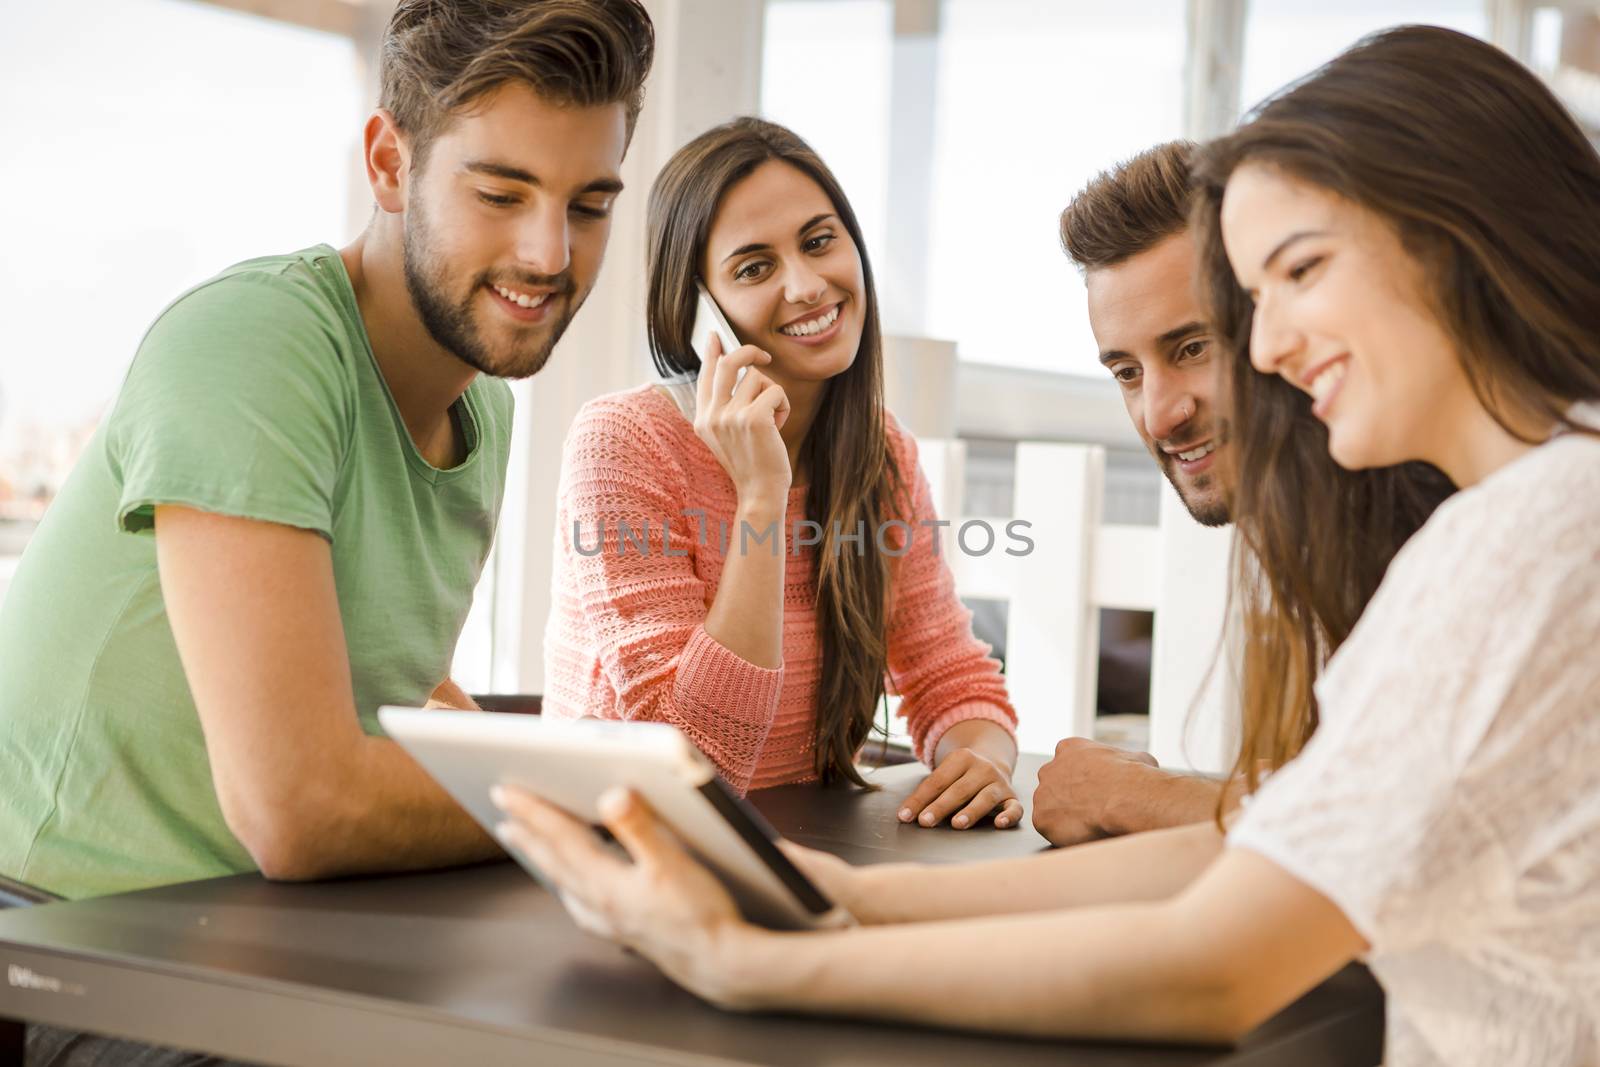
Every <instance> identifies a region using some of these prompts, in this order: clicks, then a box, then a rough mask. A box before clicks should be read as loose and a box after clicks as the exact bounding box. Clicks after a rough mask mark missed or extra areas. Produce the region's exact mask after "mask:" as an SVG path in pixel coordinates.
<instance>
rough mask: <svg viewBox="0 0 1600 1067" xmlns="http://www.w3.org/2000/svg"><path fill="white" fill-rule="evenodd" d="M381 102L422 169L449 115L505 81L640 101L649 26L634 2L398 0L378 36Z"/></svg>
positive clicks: (557, 100) (547, 95) (594, 103)
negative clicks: (406, 139)
mask: <svg viewBox="0 0 1600 1067" xmlns="http://www.w3.org/2000/svg"><path fill="white" fill-rule="evenodd" d="M381 56H382V58H381V60H380V70H379V80H380V82H381V84H382V92H381V95H380V97H379V101H378V103H379V106H380V107H383V108H386V109H388V110H389V111H390V112H391V113H392V114H393V115H394V118H395V124H396V125H397V126H399V128H400V129H401V130H402V131H404V133H405V134H406V135H407V136H408V137H409V138H410V139H411V142H412V151H413V153H414V155H415V157H416V160H417V165H418V166H420V165H421V162H422V160H423V159H425V158H426V156H427V149H428V145H429V143H430V142H431V141H432V140H433V138H434V137H436V136H438V135H439V133H440V132H442V131H443V130H444V128H445V127H446V126H447V125H448V124H449V121H450V118H451V116H452V115H453V114H454V113H457V112H459V111H460V110H461V109H463V108H466V107H467V106H469V105H470V104H472V103H473V102H474V101H477V100H480V99H482V98H483V97H485V96H487V95H488V94H490V93H492V92H494V91H495V90H496V89H498V88H500V87H501V86H503V85H505V84H507V83H509V82H521V83H523V84H525V85H527V86H528V87H529V88H531V89H533V90H534V91H535V92H536V93H538V94H539V95H540V96H541V97H543V98H544V99H546V100H548V101H550V102H551V103H554V104H558V105H561V106H570V107H600V106H603V105H605V104H616V103H620V104H622V105H623V106H624V108H625V109H626V111H627V117H628V134H629V136H630V137H631V136H632V134H633V124H634V120H635V119H637V118H638V116H639V108H640V107H641V106H642V105H643V103H644V80H645V76H646V75H647V74H649V73H650V63H651V61H652V59H653V58H654V56H655V27H654V25H653V24H652V23H651V21H650V16H649V14H648V13H647V12H646V11H645V9H644V6H643V5H642V4H640V3H639V0H400V4H399V6H398V7H396V8H395V11H394V16H393V17H392V18H391V19H390V20H389V27H388V29H387V30H386V31H385V32H384V35H383V46H382V50H381Z"/></svg>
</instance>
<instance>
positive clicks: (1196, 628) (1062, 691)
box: [918, 440, 1237, 772]
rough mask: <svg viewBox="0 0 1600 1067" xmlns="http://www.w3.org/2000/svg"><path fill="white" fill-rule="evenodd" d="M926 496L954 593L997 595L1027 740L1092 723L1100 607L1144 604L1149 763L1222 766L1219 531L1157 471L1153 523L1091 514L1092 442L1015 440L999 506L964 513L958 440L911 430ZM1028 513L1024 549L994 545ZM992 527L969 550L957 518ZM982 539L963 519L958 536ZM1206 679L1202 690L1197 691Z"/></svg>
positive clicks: (1230, 739) (1095, 493) (1045, 748)
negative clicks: (990, 542)
mask: <svg viewBox="0 0 1600 1067" xmlns="http://www.w3.org/2000/svg"><path fill="white" fill-rule="evenodd" d="M918 449H919V452H920V456H921V460H922V465H923V469H924V470H925V471H926V472H927V475H928V479H929V481H930V483H931V485H932V489H933V497H934V506H935V508H936V509H937V510H938V512H939V514H940V515H941V516H943V517H947V518H950V520H951V526H950V527H949V528H948V529H947V530H946V531H945V535H946V537H947V541H946V545H945V548H944V551H945V553H946V558H948V559H949V561H950V564H951V568H952V570H953V571H954V573H955V579H956V588H957V590H958V591H959V592H960V593H961V594H962V595H963V596H972V597H983V598H988V599H997V600H1004V601H1006V602H1007V604H1008V611H1007V622H1006V678H1007V685H1008V687H1009V689H1010V692H1011V697H1012V700H1013V702H1014V703H1015V705H1016V707H1017V710H1018V716H1019V725H1018V741H1019V744H1020V746H1021V748H1022V749H1023V751H1026V752H1045V753H1048V752H1052V751H1054V749H1055V745H1056V742H1057V741H1059V740H1060V739H1061V738H1063V737H1067V736H1074V735H1075V736H1080V737H1093V736H1094V735H1095V685H1096V681H1097V674H1098V659H1099V649H1100V623H1099V612H1100V609H1101V608H1128V609H1135V610H1143V611H1151V612H1154V613H1155V640H1154V649H1153V652H1152V668H1151V692H1150V749H1151V752H1152V754H1154V755H1155V757H1156V759H1157V760H1159V761H1160V762H1161V764H1162V766H1165V767H1174V768H1180V769H1190V770H1198V771H1206V772H1222V771H1225V770H1227V769H1228V768H1229V767H1230V766H1231V764H1232V762H1233V755H1234V752H1235V749H1236V746H1237V735H1236V731H1235V730H1234V728H1233V723H1234V721H1235V719H1236V717H1237V716H1236V713H1235V711H1234V708H1235V701H1234V698H1233V692H1234V686H1233V672H1232V670H1231V668H1230V667H1229V666H1228V665H1227V664H1226V663H1224V662H1222V661H1218V663H1217V667H1216V669H1215V670H1213V669H1212V662H1213V659H1214V658H1215V657H1216V655H1217V651H1218V648H1219V641H1220V638H1221V635H1222V630H1223V620H1224V610H1225V604H1226V590H1227V573H1228V552H1229V545H1230V541H1231V538H1230V531H1229V530H1227V529H1207V528H1205V527H1202V526H1200V525H1199V524H1197V523H1196V522H1195V521H1194V520H1193V519H1191V518H1190V517H1189V514H1188V512H1187V511H1186V510H1185V509H1184V507H1183V504H1182V502H1181V501H1180V500H1179V499H1178V496H1177V494H1176V493H1175V492H1173V490H1172V488H1171V487H1170V486H1169V485H1166V484H1165V483H1163V485H1162V497H1161V511H1160V524H1159V525H1158V526H1114V525H1105V524H1103V523H1102V522H1101V502H1102V500H1103V497H1104V489H1105V450H1104V449H1103V448H1100V447H1099V446H1095V445H1065V444H1049V443H1041V442H1022V443H1020V444H1019V445H1018V446H1017V457H1016V474H1015V494H1014V504H1013V507H1012V514H1011V516H1006V517H993V516H970V515H966V514H965V513H964V509H963V508H962V506H961V505H962V496H963V489H962V487H963V484H964V478H965V466H966V446H965V444H964V443H963V442H961V441H949V440H919V441H918ZM1013 519H1016V520H1022V521H1024V522H1026V523H1028V524H1029V525H1028V527H1026V529H1025V530H1024V531H1023V532H1025V534H1026V536H1027V537H1029V538H1030V539H1032V541H1033V543H1034V544H1033V549H1032V550H1031V551H1029V552H1028V553H1027V554H1026V555H1018V556H1013V555H1007V554H1006V552H1005V551H1004V549H1005V547H1006V546H1007V545H1008V544H1011V545H1013V546H1015V542H1012V541H1008V539H1007V538H1006V535H1005V531H1006V527H1007V523H1009V522H1011V521H1013ZM974 521H981V522H985V523H987V524H988V525H989V527H990V528H992V529H993V530H994V531H995V532H996V535H997V536H996V540H995V545H994V547H993V548H992V550H990V551H988V552H986V553H981V554H969V553H968V552H967V551H965V550H963V548H962V546H961V543H960V537H959V532H960V530H961V528H962V526H963V524H965V523H968V522H974ZM986 542H987V537H986V536H984V535H983V533H982V531H981V530H978V529H976V528H974V530H972V531H971V532H970V536H969V537H968V538H967V545H968V547H970V548H971V549H973V550H974V551H976V550H977V549H979V548H981V547H982V546H983V545H984V544H985V543H986ZM1203 683H1205V692H1204V693H1203V694H1200V695H1199V699H1198V700H1197V699H1196V695H1197V693H1199V690H1200V688H1201V686H1202V684H1203Z"/></svg>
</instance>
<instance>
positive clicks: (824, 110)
mask: <svg viewBox="0 0 1600 1067" xmlns="http://www.w3.org/2000/svg"><path fill="white" fill-rule="evenodd" d="M891 16H892V10H891V6H890V3H889V0H778V2H775V3H772V4H770V5H769V6H768V8H767V22H766V32H765V35H764V37H765V41H766V47H765V50H764V54H763V56H762V63H761V112H762V115H763V117H765V118H768V119H771V120H772V121H773V122H780V123H782V124H783V125H785V126H787V127H789V128H790V129H792V130H793V131H794V132H795V133H797V134H799V135H800V136H801V137H804V138H805V139H806V141H807V142H808V143H809V144H810V145H811V147H812V148H814V149H816V151H817V154H818V155H820V156H821V157H822V158H823V160H824V161H825V162H826V163H827V164H828V167H829V169H831V170H832V171H833V172H834V176H835V177H836V178H838V179H839V184H840V185H841V186H843V187H844V190H845V193H846V194H847V195H848V196H849V197H850V206H851V207H853V208H855V212H856V216H857V218H858V219H859V220H860V222H861V228H862V229H863V230H864V231H865V234H866V238H867V251H868V253H869V254H870V255H871V256H872V258H873V259H874V260H875V261H878V262H882V261H883V255H882V253H883V245H884V224H885V216H886V210H887V209H886V202H887V199H888V196H889V185H888V182H889V70H890V42H891V31H892V19H891Z"/></svg>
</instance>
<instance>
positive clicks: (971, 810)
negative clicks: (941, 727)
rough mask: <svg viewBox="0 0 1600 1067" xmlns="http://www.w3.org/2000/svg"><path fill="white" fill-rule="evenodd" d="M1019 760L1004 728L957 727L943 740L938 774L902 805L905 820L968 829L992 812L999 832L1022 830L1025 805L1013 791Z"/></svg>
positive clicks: (976, 722)
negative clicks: (1014, 774)
mask: <svg viewBox="0 0 1600 1067" xmlns="http://www.w3.org/2000/svg"><path fill="white" fill-rule="evenodd" d="M1016 759H1017V745H1016V742H1015V741H1014V740H1013V739H1012V737H1011V732H1010V731H1009V730H1006V729H1005V728H1004V727H1002V726H1000V725H999V724H998V723H994V722H990V721H989V720H987V719H968V720H966V721H964V722H958V723H956V724H955V725H954V726H952V727H950V729H948V730H946V731H945V734H944V736H943V737H942V738H940V740H939V747H938V751H937V753H936V754H935V756H934V767H933V773H932V774H930V775H928V777H926V778H924V779H923V780H922V784H921V785H919V786H917V788H916V789H915V790H914V791H913V792H912V794H911V795H910V796H909V797H907V798H906V802H905V803H904V804H903V805H901V807H900V821H901V822H915V823H916V824H917V825H919V826H938V825H939V824H940V823H942V822H944V821H945V820H946V819H949V820H950V825H951V826H953V827H954V828H956V829H957V830H965V829H967V828H969V827H972V826H976V825H977V823H978V820H980V819H982V818H983V817H984V816H986V815H989V814H991V813H992V814H993V815H994V824H995V826H996V827H997V828H999V829H1001V830H1013V829H1016V828H1017V827H1018V826H1021V825H1022V801H1021V800H1019V799H1018V798H1017V791H1016V790H1015V789H1013V788H1012V787H1011V771H1012V768H1013V767H1014V766H1015V764H1016Z"/></svg>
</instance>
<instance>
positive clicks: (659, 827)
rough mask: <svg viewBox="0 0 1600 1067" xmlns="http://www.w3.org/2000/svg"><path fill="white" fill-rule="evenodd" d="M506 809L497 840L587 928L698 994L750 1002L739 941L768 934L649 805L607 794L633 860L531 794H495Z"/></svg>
mask: <svg viewBox="0 0 1600 1067" xmlns="http://www.w3.org/2000/svg"><path fill="white" fill-rule="evenodd" d="M494 802H495V804H496V806H497V807H499V808H500V810H501V811H503V812H505V813H506V816H507V818H506V820H505V821H504V822H502V823H501V824H500V825H499V826H498V827H497V828H496V830H495V836H496V837H498V838H499V839H500V843H501V844H502V845H504V846H505V847H506V848H507V849H508V850H510V851H512V852H514V853H516V854H518V855H521V856H524V857H526V858H527V860H528V861H529V862H530V863H532V864H533V865H534V866H535V867H537V868H538V869H539V871H540V872H541V873H542V874H543V875H544V876H545V877H546V878H547V879H549V880H550V882H551V883H552V884H553V885H554V887H555V890H556V893H557V896H558V897H559V899H560V900H561V903H562V904H563V905H564V906H565V907H566V909H567V912H568V913H569V914H570V915H571V916H572V918H573V920H574V921H575V922H576V923H577V924H578V925H579V926H580V927H581V928H582V929H584V930H586V931H588V932H589V933H592V934H595V935H597V936H599V937H604V938H607V939H608V940H611V941H616V942H617V943H619V944H622V945H625V946H627V947H628V948H631V949H633V950H634V951H636V952H638V953H639V954H640V955H642V956H644V957H645V958H646V959H648V960H650V961H651V962H653V963H654V964H655V965H656V966H658V967H660V968H661V970H662V971H663V972H664V973H665V974H666V975H667V977H669V978H671V979H672V980H673V981H675V982H677V983H678V984H679V985H681V986H683V987H684V988H685V989H688V990H689V991H690V992H692V993H694V994H696V995H697V996H700V997H702V998H704V999H706V1000H709V1001H711V1002H712V1003H714V1004H717V1005H719V1006H721V1007H725V1008H738V1007H742V1006H744V1005H742V1004H741V1003H740V1002H739V995H740V991H741V988H742V987H743V985H744V983H740V982H738V981H736V980H734V979H733V978H732V977H731V975H733V974H735V973H737V968H736V967H734V966H731V965H730V962H729V961H730V960H732V959H734V958H735V955H736V953H735V951H734V950H735V948H736V943H738V942H740V941H741V940H742V939H750V938H755V937H759V936H760V933H761V932H760V931H759V930H757V929H756V928H755V927H753V926H751V925H749V924H748V923H746V922H745V921H744V919H743V918H742V917H741V916H740V914H739V909H738V907H737V906H736V905H735V904H734V902H733V898H732V897H730V896H729V895H728V893H727V890H725V889H724V888H723V887H722V883H720V882H718V881H717V879H716V878H715V877H713V876H712V874H711V873H710V872H709V871H707V870H706V869H705V868H704V867H703V866H701V865H700V864H699V863H698V862H697V861H696V860H695V859H694V858H693V857H692V856H690V855H689V853H688V852H687V851H685V850H684V847H683V845H682V844H681V843H680V842H679V841H678V839H677V837H676V836H674V835H673V833H672V831H671V830H669V829H668V828H667V827H666V826H665V825H664V824H663V823H662V822H661V821H660V820H658V819H657V818H656V816H655V813H654V812H652V811H651V810H650V808H649V806H648V805H647V804H645V802H644V801H642V800H641V799H639V798H638V797H637V796H636V795H634V794H633V793H631V792H629V791H627V790H621V789H614V790H611V791H609V792H607V793H606V794H605V795H604V796H602V797H601V798H600V817H601V820H602V822H603V823H604V824H605V827H606V829H607V830H609V831H610V832H611V834H612V836H613V837H615V838H616V839H617V842H618V843H619V844H621V845H622V847H623V848H624V849H626V850H627V852H628V855H629V857H631V859H632V860H633V862H632V863H629V862H627V861H626V860H623V859H620V858H619V857H617V856H616V855H615V854H614V853H612V852H610V851H608V850H607V849H606V848H605V847H604V846H603V845H601V843H600V839H599V838H598V837H596V836H595V834H594V831H593V830H591V829H590V828H589V827H588V826H585V825H584V824H583V823H581V822H579V821H578V820H577V819H574V818H573V817H572V816H570V815H568V814H567V813H566V812H564V811H562V810H561V809H560V808H557V807H555V806H553V805H551V804H547V803H546V802H544V801H543V800H540V799H539V798H538V797H536V796H534V795H533V794H531V793H528V792H526V791H525V790H521V789H517V788H514V787H510V786H503V787H499V788H497V789H496V790H495V792H494Z"/></svg>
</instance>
